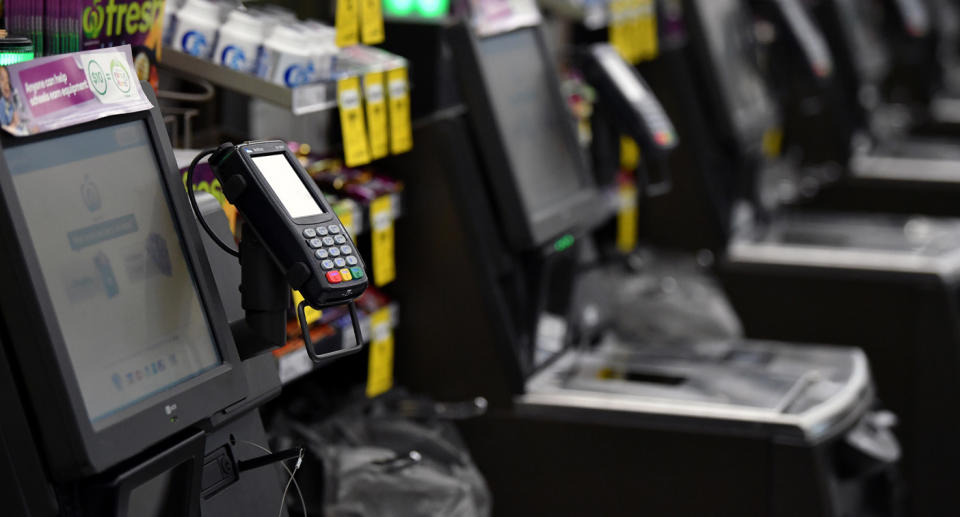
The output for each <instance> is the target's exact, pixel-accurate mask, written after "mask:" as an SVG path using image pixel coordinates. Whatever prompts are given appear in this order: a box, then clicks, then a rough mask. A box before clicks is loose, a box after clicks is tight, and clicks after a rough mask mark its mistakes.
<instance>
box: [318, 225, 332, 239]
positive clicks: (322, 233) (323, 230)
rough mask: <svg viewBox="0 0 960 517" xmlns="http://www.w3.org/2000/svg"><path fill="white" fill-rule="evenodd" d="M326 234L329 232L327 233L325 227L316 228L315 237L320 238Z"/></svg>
mask: <svg viewBox="0 0 960 517" xmlns="http://www.w3.org/2000/svg"><path fill="white" fill-rule="evenodd" d="M328 233H330V232H328V231H327V227H326V226H320V227H318V228H317V235H319V236H321V237H323V236H324V235H326V234H328Z"/></svg>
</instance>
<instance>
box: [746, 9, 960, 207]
mask: <svg viewBox="0 0 960 517" xmlns="http://www.w3.org/2000/svg"><path fill="white" fill-rule="evenodd" d="M755 3H756V4H764V3H765V4H769V5H773V6H777V8H779V9H780V10H781V11H782V14H781V16H780V17H781V18H782V19H783V21H784V24H783V26H782V28H781V30H780V32H781V33H782V34H783V35H784V37H783V38H780V37H778V38H776V39H778V40H781V42H782V43H781V44H779V46H780V47H782V51H781V52H780V53H779V57H778V58H776V59H774V60H772V62H771V66H772V67H774V68H780V69H785V68H791V66H792V69H793V71H792V72H787V73H788V74H789V75H792V76H793V77H794V79H795V82H794V84H797V83H806V84H811V83H813V84H814V88H812V89H809V90H808V95H807V96H805V97H804V98H801V99H792V100H791V99H786V100H787V101H788V102H789V103H788V104H787V105H786V109H788V110H792V111H793V112H794V115H795V118H797V119H804V118H806V119H807V120H805V121H804V122H803V123H804V124H805V125H806V130H807V131H806V133H805V134H802V135H800V138H798V140H799V142H797V143H798V144H799V146H801V147H803V148H804V149H805V151H804V153H805V154H806V153H807V152H813V153H815V154H818V155H820V158H824V159H832V160H833V161H835V162H836V163H837V164H838V165H840V166H841V171H842V175H841V176H840V181H837V182H836V183H835V184H834V185H831V186H830V187H829V188H825V189H823V190H822V192H820V193H819V194H818V195H817V197H816V198H815V199H814V200H813V201H812V203H813V205H814V206H817V207H822V208H830V209H838V210H858V211H864V210H873V211H877V210H879V211H888V212H896V213H908V214H914V213H922V214H930V215H944V216H956V215H958V214H960V212H958V209H957V203H956V199H957V196H958V195H960V191H958V185H960V181H958V180H960V174H958V173H957V163H958V160H960V146H957V145H956V142H955V136H954V135H955V133H956V125H955V124H954V125H953V127H952V129H951V124H950V123H949V121H947V120H946V118H945V117H944V116H941V115H942V113H941V112H942V110H941V109H940V107H941V105H943V104H945V103H946V104H949V103H950V101H949V99H948V98H946V97H945V95H941V94H938V95H937V96H935V97H936V98H937V99H939V100H935V101H933V102H920V103H917V102H914V103H913V104H908V103H906V102H901V103H900V104H896V103H894V102H892V101H891V98H890V96H889V95H886V94H885V93H884V91H885V90H884V88H883V84H884V83H885V82H888V81H887V79H888V77H890V76H891V75H892V74H891V70H892V69H893V68H894V66H895V61H896V59H895V56H894V52H893V51H892V50H891V44H890V41H889V39H890V38H888V37H887V34H886V33H887V32H890V31H892V30H894V29H891V28H890V27H887V28H886V29H887V30H886V32H885V31H884V24H883V20H884V19H885V18H887V19H894V20H898V23H897V27H898V28H899V29H898V30H899V32H900V33H906V32H909V30H910V29H909V27H910V25H911V22H910V21H909V20H910V18H911V17H910V16H908V15H906V14H904V13H909V12H912V10H911V9H909V8H907V7H901V8H898V9H893V8H892V7H889V8H887V9H882V6H881V5H880V4H879V3H875V2H864V1H858V0H818V1H815V2H807V3H804V4H800V3H798V2H796V1H782V0H778V1H776V2H762V1H758V2H755ZM900 4H901V3H896V5H900ZM902 4H903V5H904V6H909V5H916V3H915V2H913V1H911V2H902ZM920 5H921V8H920V9H921V12H925V11H924V10H923V7H922V5H923V4H920ZM796 6H801V7H800V8H797V7H796ZM935 12H938V11H935ZM891 13H900V15H899V16H894V15H892V14H891ZM948 14H949V13H945V14H944V15H943V16H948ZM805 17H808V18H810V19H812V20H813V22H814V26H809V24H808V23H807V22H802V23H800V25H806V26H808V28H807V29H806V30H798V28H799V27H800V25H798V23H797V22H800V21H801V20H802V19H803V18H805ZM939 18H940V16H939V15H938V16H937V19H939ZM930 25H931V26H933V25H940V26H943V25H946V24H942V23H940V24H934V23H933V22H931V24H930ZM940 30H945V29H944V28H941V29H940ZM930 31H933V28H931V29H930ZM820 39H822V40H825V41H826V42H827V44H828V47H829V48H828V50H829V53H830V55H831V56H832V61H834V63H835V66H833V67H832V70H831V71H830V73H816V71H815V70H814V69H812V68H810V67H808V66H805V65H803V64H801V63H799V62H797V61H796V60H794V61H793V63H792V64H791V63H789V62H788V61H789V60H784V59H781V58H783V57H784V56H785V55H786V54H788V53H790V54H793V55H796V54H797V50H796V49H797V44H799V45H800V46H804V45H808V43H805V42H810V41H812V40H820ZM914 39H916V38H914ZM921 39H922V38H921ZM791 47H792V48H791ZM924 55H928V56H932V57H935V56H936V55H937V53H936V52H933V51H929V52H926V53H925V54H924ZM811 75H816V77H814V78H811ZM914 75H916V76H918V77H919V76H921V74H914ZM912 89H913V90H916V88H912ZM908 97H909V96H908ZM919 97H923V96H919ZM927 97H929V96H927ZM892 99H893V100H896V97H895V96H894V97H892ZM902 100H903V99H901V101H902ZM811 106H818V107H819V108H820V109H821V110H822V111H824V112H825V115H826V117H820V119H819V120H817V119H816V117H810V115H811V112H812V111H813V110H811V109H810V107H811ZM814 149H822V150H826V149H829V150H830V152H828V153H823V152H822V151H821V152H817V151H816V150H814ZM808 150H809V151H808Z"/></svg>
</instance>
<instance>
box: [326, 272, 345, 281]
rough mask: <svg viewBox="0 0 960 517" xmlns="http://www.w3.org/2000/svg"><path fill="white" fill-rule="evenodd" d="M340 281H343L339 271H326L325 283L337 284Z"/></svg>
mask: <svg viewBox="0 0 960 517" xmlns="http://www.w3.org/2000/svg"><path fill="white" fill-rule="evenodd" d="M341 281H343V278H342V277H341V276H340V272H339V271H327V282H330V283H331V284H339V283H340V282H341Z"/></svg>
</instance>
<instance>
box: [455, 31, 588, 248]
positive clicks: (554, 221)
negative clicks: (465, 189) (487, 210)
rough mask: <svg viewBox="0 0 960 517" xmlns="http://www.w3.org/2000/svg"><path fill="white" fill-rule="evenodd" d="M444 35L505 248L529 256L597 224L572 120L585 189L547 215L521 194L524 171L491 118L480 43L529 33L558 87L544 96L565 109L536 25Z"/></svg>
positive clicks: (569, 137) (570, 139) (571, 141)
mask: <svg viewBox="0 0 960 517" xmlns="http://www.w3.org/2000/svg"><path fill="white" fill-rule="evenodd" d="M448 30H449V32H450V37H449V38H448V41H449V43H450V47H451V50H452V52H453V55H454V58H455V59H454V60H453V61H454V63H455V64H456V65H455V66H457V68H458V72H459V74H458V76H459V78H460V92H461V94H462V96H463V99H464V101H465V103H466V105H467V109H468V111H469V113H468V117H467V118H468V119H469V121H470V125H471V127H472V129H473V131H474V135H475V137H476V138H475V139H476V140H477V147H478V149H479V151H480V153H479V154H480V156H481V160H482V161H483V162H484V167H485V169H486V170H487V173H488V174H489V179H490V182H489V183H490V186H491V188H492V190H493V194H494V196H495V197H496V199H495V200H494V204H495V205H496V206H497V208H498V210H499V211H500V213H501V217H500V223H501V227H502V228H503V232H504V236H505V237H506V240H507V243H508V244H509V245H510V246H511V247H512V248H514V249H515V250H518V251H525V250H530V249H534V248H537V247H540V246H544V245H546V244H548V243H550V242H552V241H553V240H555V239H556V238H557V237H559V236H561V235H563V234H565V233H570V232H576V231H577V230H580V229H581V227H582V226H585V225H586V224H590V222H591V221H596V220H597V217H596V215H595V213H596V212H597V211H598V210H599V206H600V205H601V203H600V201H599V194H598V193H597V190H596V186H595V183H594V181H593V176H592V175H591V174H590V170H589V168H588V166H587V163H586V159H585V157H584V156H583V154H582V153H581V152H580V144H579V142H578V140H577V136H576V129H575V127H574V122H573V119H572V117H571V119H570V121H569V124H566V126H568V127H567V128H566V130H565V131H563V134H564V138H565V139H566V145H568V146H571V148H573V149H575V150H576V152H575V156H576V157H577V160H576V162H577V163H576V164H575V167H576V169H577V173H578V175H579V176H580V182H581V184H582V185H583V186H582V187H581V188H580V189H579V191H577V192H576V193H574V194H573V195H571V196H568V197H567V198H566V199H564V200H562V201H559V202H555V203H552V204H551V206H550V207H549V209H546V210H545V209H541V210H540V211H539V212H538V213H531V211H530V210H528V208H527V206H526V203H525V202H524V200H523V196H522V194H521V192H520V191H521V188H520V184H519V181H518V177H519V176H518V174H519V173H522V171H514V170H513V167H512V164H511V161H510V158H509V155H508V152H507V147H506V143H505V142H504V134H503V132H502V131H501V128H500V123H499V121H498V120H497V117H496V115H495V114H494V113H495V111H494V107H493V100H492V95H491V93H490V92H491V88H490V86H489V84H488V82H487V79H486V74H485V73H484V69H483V64H482V61H481V59H480V48H479V44H480V40H482V39H488V38H496V37H503V36H506V35H508V34H513V33H516V32H521V31H532V32H533V34H534V40H535V41H536V44H537V48H538V50H539V51H540V55H541V56H542V57H543V60H544V68H545V69H546V71H547V73H548V74H549V75H550V76H551V77H554V78H556V81H547V83H548V88H547V90H546V92H544V93H545V94H546V95H550V97H551V99H553V101H554V103H555V104H556V105H557V108H558V109H566V102H565V101H564V99H563V95H562V93H561V91H560V79H559V75H558V74H557V71H556V68H555V66H554V63H553V62H552V60H551V59H550V58H549V56H550V53H549V52H548V50H547V46H546V41H545V38H544V35H543V30H542V28H541V27H540V26H539V25H535V26H526V27H519V28H516V29H513V30H509V31H505V32H500V33H497V34H492V35H488V36H476V35H475V34H474V33H473V31H472V29H471V28H470V27H469V26H468V25H467V23H466V22H461V23H456V24H454V25H452V26H451V27H450V28H449V29H448Z"/></svg>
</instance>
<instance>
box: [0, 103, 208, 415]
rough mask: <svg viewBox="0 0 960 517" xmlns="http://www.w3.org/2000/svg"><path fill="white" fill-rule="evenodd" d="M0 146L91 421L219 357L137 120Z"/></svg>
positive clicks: (150, 150)
mask: <svg viewBox="0 0 960 517" xmlns="http://www.w3.org/2000/svg"><path fill="white" fill-rule="evenodd" d="M4 154H5V156H6V159H7V162H8V164H9V166H10V172H11V174H12V175H13V184H14V187H15V188H16V192H17V196H18V198H19V200H20V205H21V207H22V209H23V215H24V218H25V219H26V223H27V228H28V230H29V234H30V239H31V241H32V242H33V246H34V248H35V250H36V255H37V259H38V261H39V264H40V270H41V272H42V273H43V281H44V283H45V285H46V288H47V292H48V293H49V295H50V300H51V301H52V303H53V312H54V313H53V314H52V315H50V316H53V318H54V320H55V321H56V323H57V326H58V327H59V331H60V334H61V335H62V337H63V341H64V343H65V344H66V348H67V352H68V354H69V357H70V361H71V363H72V365H73V369H74V372H75V374H76V377H77V381H78V382H79V384H80V393H81V395H82V397H83V402H84V404H85V406H86V409H87V414H88V415H89V417H90V420H91V422H92V424H93V427H94V429H96V430H100V429H103V428H105V427H107V426H109V425H111V424H113V423H116V421H117V420H118V415H117V413H118V412H119V411H120V410H122V409H124V408H126V407H128V406H130V405H133V404H135V403H137V402H139V401H141V400H143V399H145V398H147V397H149V396H151V395H153V394H155V393H157V392H160V391H163V390H165V389H168V388H170V387H172V386H174V385H176V384H179V383H181V382H183V381H185V380H187V379H189V378H191V377H194V376H196V375H199V374H200V373H201V372H203V371H205V370H208V369H210V368H213V367H215V366H217V365H219V364H220V357H219V354H218V352H217V349H216V347H215V345H214V342H213V337H212V335H211V333H210V329H209V327H208V324H207V321H206V316H205V315H204V312H203V309H202V308H201V305H200V300H199V295H198V293H197V288H196V285H195V284H194V281H193V277H192V272H191V270H190V268H189V267H188V266H187V262H186V260H185V258H184V256H183V250H182V248H181V245H180V240H179V237H178V232H177V230H176V228H175V226H174V222H173V218H172V215H171V210H172V209H171V207H170V205H169V203H168V201H167V198H166V196H165V194H164V188H163V186H162V185H161V183H160V175H161V171H160V169H159V167H158V165H157V159H156V156H155V155H154V152H153V148H152V146H151V143H150V137H149V135H148V133H147V128H146V125H145V124H144V123H143V122H142V121H137V122H130V123H126V124H120V125H116V126H111V127H107V128H103V129H97V130H92V131H87V132H83V133H77V134H73V135H68V136H64V137H59V138H55V139H50V140H44V141H42V142H38V143H32V144H27V145H21V146H17V147H12V148H10V149H6V150H5V151H4Z"/></svg>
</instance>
